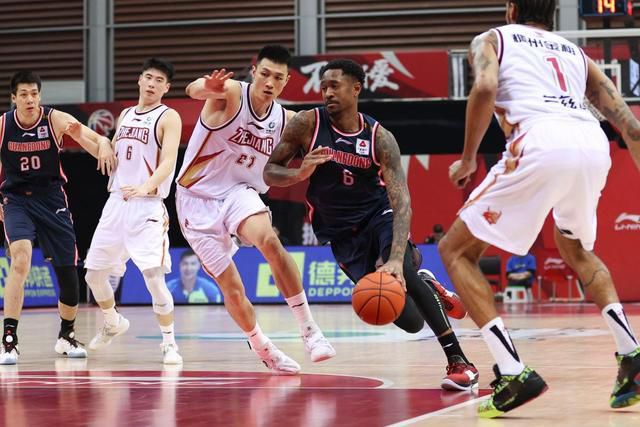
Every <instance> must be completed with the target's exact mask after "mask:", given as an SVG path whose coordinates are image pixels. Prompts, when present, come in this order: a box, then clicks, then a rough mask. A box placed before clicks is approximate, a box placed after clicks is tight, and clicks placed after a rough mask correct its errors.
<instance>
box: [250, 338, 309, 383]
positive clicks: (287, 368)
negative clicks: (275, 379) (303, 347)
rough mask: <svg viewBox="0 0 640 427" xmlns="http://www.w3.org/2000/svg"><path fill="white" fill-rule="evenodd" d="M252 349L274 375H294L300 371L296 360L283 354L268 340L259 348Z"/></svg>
mask: <svg viewBox="0 0 640 427" xmlns="http://www.w3.org/2000/svg"><path fill="white" fill-rule="evenodd" d="M253 351H254V352H255V353H256V354H257V355H258V357H259V358H260V359H261V360H262V363H264V365H265V366H266V367H267V368H269V370H271V373H273V374H276V375H295V374H297V373H298V372H300V365H298V362H296V361H295V360H293V359H292V358H290V357H289V356H287V355H286V354H284V352H283V351H282V350H280V349H278V347H276V346H275V344H274V343H272V342H271V340H269V341H268V342H267V344H266V345H265V346H264V347H262V348H261V349H257V348H254V349H253Z"/></svg>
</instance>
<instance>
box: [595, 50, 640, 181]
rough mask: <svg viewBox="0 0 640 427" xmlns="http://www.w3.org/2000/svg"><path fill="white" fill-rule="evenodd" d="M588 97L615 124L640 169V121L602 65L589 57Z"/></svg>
mask: <svg viewBox="0 0 640 427" xmlns="http://www.w3.org/2000/svg"><path fill="white" fill-rule="evenodd" d="M588 72H589V76H588V78H587V93H586V96H587V99H588V100H589V102H591V104H592V105H593V106H594V107H596V108H597V109H598V111H600V113H602V115H603V116H605V117H606V118H607V120H608V121H609V123H611V124H612V125H613V126H615V127H616V128H617V129H618V130H619V131H620V132H622V137H623V138H624V141H625V142H626V143H627V147H629V151H630V152H631V157H632V158H633V161H634V162H635V163H636V166H637V167H638V169H640V122H639V121H638V119H637V118H636V116H634V115H633V112H631V109H630V108H629V106H628V105H627V103H626V102H624V99H623V98H622V95H620V92H618V90H617V89H616V87H615V85H614V84H613V82H612V81H611V80H610V79H609V77H607V75H606V74H605V73H603V72H602V70H601V69H600V67H598V66H597V65H596V63H595V62H593V61H592V60H591V59H589V66H588Z"/></svg>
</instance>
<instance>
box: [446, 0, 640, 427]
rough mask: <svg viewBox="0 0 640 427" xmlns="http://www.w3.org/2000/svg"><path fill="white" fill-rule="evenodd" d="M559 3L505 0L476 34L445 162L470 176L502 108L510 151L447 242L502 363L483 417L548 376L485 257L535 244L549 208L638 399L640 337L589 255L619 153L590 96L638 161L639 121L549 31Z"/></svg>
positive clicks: (507, 406) (450, 261)
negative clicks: (531, 361) (451, 152)
mask: <svg viewBox="0 0 640 427" xmlns="http://www.w3.org/2000/svg"><path fill="white" fill-rule="evenodd" d="M555 10H556V3H555V0H514V1H508V2H507V13H506V18H507V23H508V24H509V25H506V26H503V27H499V28H496V29H493V30H491V31H488V32H486V33H484V34H482V35H480V36H478V37H476V38H475V40H474V41H473V43H472V44H471V51H470V62H471V63H472V65H473V70H474V73H475V80H474V85H473V88H472V90H471V93H470V94H469V101H468V104H467V114H466V117H467V122H466V132H465V144H464V152H463V154H462V158H461V159H460V160H458V161H456V162H455V163H453V164H452V165H451V167H450V169H449V177H450V179H451V181H452V182H453V183H454V184H456V185H457V186H458V187H464V186H465V185H466V184H467V183H468V181H469V176H470V175H471V174H472V173H473V172H474V171H475V170H476V153H477V150H478V147H479V145H480V141H481V140H482V137H483V135H484V133H485V132H486V130H487V128H488V126H489V123H490V121H491V116H492V113H493V112H494V108H495V111H496V114H497V117H498V119H499V121H500V122H501V124H502V127H503V130H504V132H505V135H506V137H507V146H506V151H505V153H504V155H503V158H502V160H501V161H500V162H498V164H497V165H496V166H494V167H493V168H492V169H491V171H490V172H489V174H488V176H487V178H486V179H485V180H484V181H483V182H482V183H481V184H480V185H479V186H478V188H476V189H475V191H474V192H473V193H472V194H471V195H470V197H469V200H468V202H467V203H466V204H465V205H464V207H463V208H462V209H461V210H460V213H459V217H458V218H457V219H456V221H455V222H454V224H453V226H452V227H451V229H450V230H449V231H448V232H447V234H446V236H445V237H444V239H443V240H441V241H440V244H439V250H440V254H441V255H442V258H443V260H444V263H445V266H446V268H447V271H448V272H449V276H450V277H451V279H452V281H453V283H454V284H455V286H456V289H457V291H458V293H459V294H460V296H461V297H462V299H463V301H464V303H465V306H466V307H467V309H468V310H469V314H470V315H471V317H472V318H473V320H474V321H475V322H476V324H477V325H478V326H479V327H480V328H481V331H482V336H483V338H484V340H485V342H486V343H487V345H488V347H489V349H490V351H491V354H492V355H493V357H494V358H495V360H496V362H497V365H496V366H495V367H494V371H495V373H496V377H497V379H496V381H495V382H494V383H493V384H492V385H493V386H494V391H493V394H492V396H491V398H490V399H488V400H486V401H485V402H483V403H482V404H481V405H480V407H479V409H478V411H479V415H480V416H482V417H487V418H491V417H495V416H499V415H501V414H503V413H504V412H507V411H510V410H512V409H514V408H516V407H518V406H520V405H522V404H524V403H526V402H527V401H529V400H531V399H533V398H535V397H536V396H538V395H539V394H541V393H542V392H544V391H545V390H546V388H547V386H546V384H545V382H544V380H543V379H542V378H541V377H540V376H539V375H538V374H537V373H536V372H535V371H534V370H532V369H531V368H529V367H527V366H525V365H524V364H523V362H522V360H521V358H520V356H519V355H518V353H517V351H516V349H515V347H514V345H513V342H512V341H511V339H510V337H509V334H508V332H507V330H506V329H505V327H504V324H503V322H502V319H501V318H500V317H499V316H498V313H497V311H496V309H495V307H494V303H493V293H492V291H491V288H490V286H489V284H488V283H487V281H486V279H485V278H484V277H483V275H482V273H481V272H480V269H479V268H478V260H479V258H480V256H481V255H482V254H483V252H484V251H485V250H486V249H487V247H488V246H489V245H494V246H497V247H499V248H501V249H504V250H506V251H509V252H513V253H516V254H522V255H524V254H525V253H527V251H528V249H529V248H530V246H531V245H532V244H533V242H534V240H535V238H536V236H537V235H538V233H539V232H540V230H541V228H542V225H543V222H544V219H545V218H546V216H547V214H548V213H549V211H550V210H552V211H553V218H554V220H555V223H556V229H555V240H556V244H557V246H558V249H559V251H560V254H561V255H562V257H563V258H564V260H565V261H566V262H567V264H568V265H569V266H570V267H571V268H572V269H573V270H574V271H575V272H576V273H577V274H578V277H579V278H580V281H581V282H582V283H583V285H584V287H585V289H586V290H587V292H589V294H590V296H591V298H592V299H593V300H594V302H595V303H596V304H597V305H598V307H600V309H601V310H602V315H603V316H604V318H605V321H606V322H607V324H608V325H609V328H610V329H611V331H612V333H613V335H614V338H615V341H616V346H617V350H618V353H617V357H618V363H619V371H618V378H617V381H616V384H615V386H614V389H613V393H612V395H611V400H610V404H611V406H612V407H614V408H619V407H624V406H629V405H631V404H633V403H636V402H638V401H640V398H639V397H638V388H639V384H640V348H639V345H638V340H637V339H636V337H635V336H634V334H633V332H632V330H631V327H630V326H629V323H628V321H627V318H626V316H625V314H624V311H623V309H622V306H621V305H620V302H619V299H618V296H617V294H616V290H615V287H614V284H613V282H612V279H611V275H610V274H609V271H608V270H607V267H606V266H605V265H604V264H603V262H602V261H601V260H600V259H599V258H598V257H597V256H596V255H595V254H594V253H593V245H594V242H595V238H596V208H597V205H598V198H599V197H600V192H601V190H602V188H603V187H604V184H605V181H606V177H607V173H608V171H609V167H610V165H611V160H610V158H609V141H608V140H607V138H606V137H605V135H604V133H603V132H602V130H601V129H600V125H599V123H598V121H597V120H595V119H594V118H593V117H592V116H591V114H590V113H589V111H588V110H587V107H586V106H585V101H584V98H585V94H586V97H587V99H588V100H589V101H590V102H591V103H592V104H593V105H594V106H595V107H596V108H598V109H599V110H600V111H601V112H602V113H603V114H604V115H605V116H606V117H607V119H608V120H609V121H610V122H611V123H612V124H613V125H614V126H616V127H617V128H618V129H620V130H621V131H622V133H623V136H624V139H625V140H626V141H627V143H628V144H629V147H630V149H631V154H632V156H633V158H634V160H635V162H636V164H638V165H640V151H639V150H640V144H639V142H640V123H639V122H638V120H636V118H635V117H634V116H633V114H632V113H631V111H630V110H629V108H628V106H627V105H626V104H625V102H624V101H623V99H622V97H621V96H620V94H619V93H617V92H616V89H615V86H614V85H613V84H612V83H611V81H610V80H609V79H608V78H607V77H606V76H605V75H604V74H603V73H602V72H601V71H600V69H599V68H598V67H597V66H596V65H595V64H594V62H593V61H591V60H590V59H588V58H587V57H586V56H585V55H584V53H583V52H582V50H581V49H580V48H579V47H578V46H576V45H574V44H573V43H571V42H569V41H567V40H565V39H563V38H561V37H558V36H557V35H554V34H552V33H550V32H549V31H550V30H551V29H552V27H553V16H554V14H555Z"/></svg>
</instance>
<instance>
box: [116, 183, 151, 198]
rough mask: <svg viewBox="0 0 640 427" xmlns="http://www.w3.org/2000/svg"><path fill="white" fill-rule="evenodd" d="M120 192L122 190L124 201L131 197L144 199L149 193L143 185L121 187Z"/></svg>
mask: <svg viewBox="0 0 640 427" xmlns="http://www.w3.org/2000/svg"><path fill="white" fill-rule="evenodd" d="M120 190H122V197H124V200H129V199H131V198H133V197H145V196H148V195H149V193H150V192H151V191H149V190H148V189H147V187H145V186H144V185H140V186H134V185H123V186H122V187H120Z"/></svg>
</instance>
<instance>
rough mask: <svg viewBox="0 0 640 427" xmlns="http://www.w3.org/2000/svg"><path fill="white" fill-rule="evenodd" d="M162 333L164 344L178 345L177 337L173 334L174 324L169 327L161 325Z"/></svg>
mask: <svg viewBox="0 0 640 427" xmlns="http://www.w3.org/2000/svg"><path fill="white" fill-rule="evenodd" d="M160 331H161V332H162V344H175V343H176V336H175V334H174V333H173V323H171V324H170V325H168V326H162V325H160Z"/></svg>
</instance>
